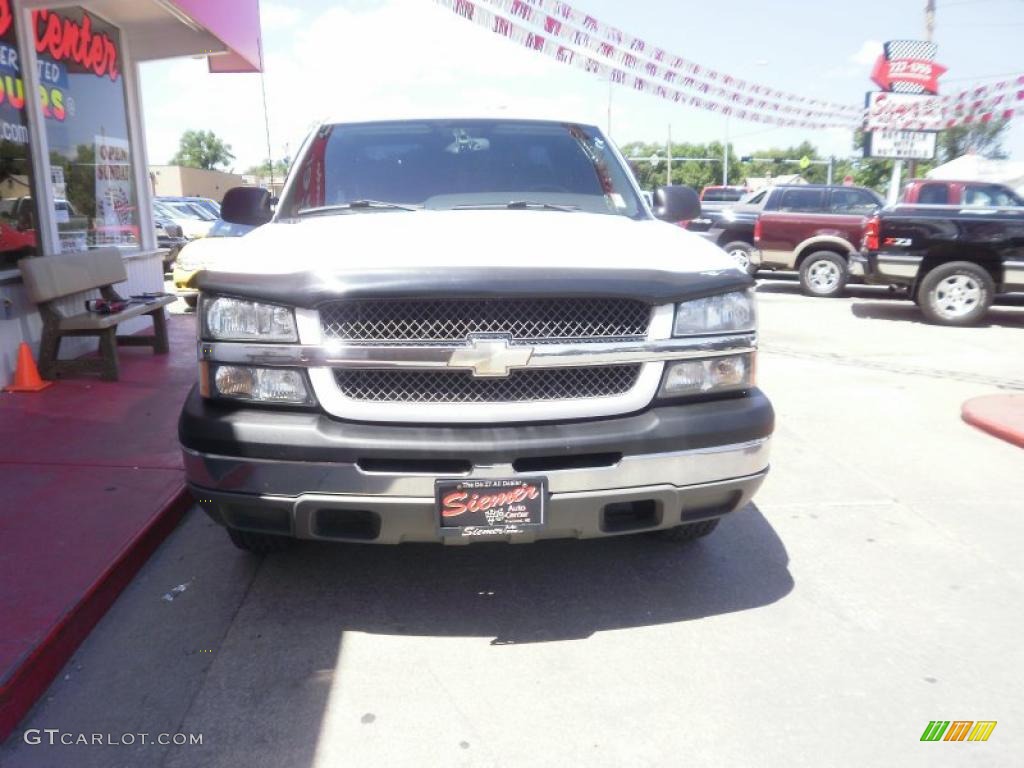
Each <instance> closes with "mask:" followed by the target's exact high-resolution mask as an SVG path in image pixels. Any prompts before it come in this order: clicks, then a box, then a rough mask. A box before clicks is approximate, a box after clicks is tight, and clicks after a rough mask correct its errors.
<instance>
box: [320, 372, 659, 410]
mask: <svg viewBox="0 0 1024 768" xmlns="http://www.w3.org/2000/svg"><path fill="white" fill-rule="evenodd" d="M640 367H641V366H640V365H605V366H593V367H579V368H523V369H519V370H515V371H512V372H511V373H510V374H509V375H508V376H507V377H505V378H477V377H475V376H473V372H472V371H425V370H394V371H392V370H371V369H359V368H335V369H334V379H335V381H336V382H337V384H338V388H339V389H340V390H341V391H342V392H343V393H344V394H345V395H346V396H348V397H351V398H353V399H355V400H367V401H373V402H383V403H508V402H537V401H544V400H572V399H579V398H586V397H611V396H614V395H621V394H624V393H626V392H628V391H629V390H630V389H632V388H633V385H634V384H636V380H637V376H639V374H640Z"/></svg>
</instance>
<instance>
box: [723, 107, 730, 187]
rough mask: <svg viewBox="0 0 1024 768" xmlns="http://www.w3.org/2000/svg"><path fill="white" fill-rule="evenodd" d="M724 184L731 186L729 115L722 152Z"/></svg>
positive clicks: (726, 119) (726, 118) (726, 120)
mask: <svg viewBox="0 0 1024 768" xmlns="http://www.w3.org/2000/svg"><path fill="white" fill-rule="evenodd" d="M722 186H723V187H728V186H729V116H728V115H726V116H725V150H724V151H723V152H722Z"/></svg>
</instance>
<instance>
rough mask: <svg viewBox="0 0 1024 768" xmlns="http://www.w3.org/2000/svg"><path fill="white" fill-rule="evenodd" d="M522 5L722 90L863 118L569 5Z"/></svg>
mask: <svg viewBox="0 0 1024 768" xmlns="http://www.w3.org/2000/svg"><path fill="white" fill-rule="evenodd" d="M523 2H525V3H528V4H530V5H532V6H534V7H536V8H538V9H540V10H542V11H544V12H545V13H548V14H549V15H550V16H551V17H552V18H553V19H555V20H558V19H561V20H564V21H570V22H572V23H574V24H576V25H577V26H580V27H582V28H583V29H584V30H586V31H587V32H588V33H590V34H595V35H598V36H600V37H602V38H604V39H605V40H607V41H609V42H610V43H612V44H614V45H616V46H619V47H620V48H625V49H626V50H628V51H631V52H633V53H636V54H647V55H648V56H649V57H650V58H652V59H654V60H655V61H658V62H666V63H668V64H669V66H670V67H671V68H672V69H675V70H683V71H686V72H688V73H689V74H692V75H700V76H702V77H703V78H704V79H706V80H710V81H714V82H717V83H721V84H722V85H723V86H726V87H728V88H730V89H733V90H736V91H743V92H747V93H750V94H753V95H755V96H761V97H762V98H765V99H774V100H776V101H792V102H796V103H799V104H811V105H815V106H819V107H823V108H825V109H826V110H827V111H829V112H834V113H838V114H843V115H852V116H853V117H855V118H859V117H860V114H861V108H860V107H858V106H856V105H852V104H834V103H831V102H828V101H825V100H823V99H815V98H811V97H808V96H801V95H799V94H795V93H786V92H784V91H779V90H776V89H774V88H769V87H767V86H764V85H758V84H757V83H750V82H747V81H746V80H741V79H739V78H736V77H733V76H732V75H727V74H725V73H724V72H718V71H716V70H714V69H709V68H708V67H702V66H700V65H699V64H696V63H694V62H692V61H687V60H686V59H685V58H683V57H682V56H676V55H674V54H671V53H668V52H667V51H665V50H663V49H661V48H658V47H657V46H654V45H651V44H650V43H648V42H647V41H646V40H643V39H642V38H639V37H634V36H632V35H629V34H627V33H625V32H623V31H622V30H620V29H618V28H616V27H613V26H611V25H610V24H605V23H604V22H602V21H600V20H598V19H596V18H594V17H593V16H591V15H589V14H586V13H583V12H582V11H579V10H577V9H576V8H573V7H572V6H571V5H570V4H569V3H567V2H564V0H523Z"/></svg>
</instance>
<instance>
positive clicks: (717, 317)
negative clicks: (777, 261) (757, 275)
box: [672, 291, 757, 336]
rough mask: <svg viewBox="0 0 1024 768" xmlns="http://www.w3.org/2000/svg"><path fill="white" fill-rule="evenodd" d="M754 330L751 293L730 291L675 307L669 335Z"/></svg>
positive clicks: (752, 297) (755, 319) (755, 324)
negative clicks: (673, 321) (674, 317)
mask: <svg viewBox="0 0 1024 768" xmlns="http://www.w3.org/2000/svg"><path fill="white" fill-rule="evenodd" d="M756 328H757V313H756V312H755V310H754V294H753V292H752V291H733V292H732V293H723V294H719V295H718V296H707V297H705V298H703V299H694V300H693V301H684V302H683V303H681V304H677V305H676V320H675V323H674V325H673V327H672V335H673V336H692V335H694V334H703V333H743V332H749V331H753V330H755V329H756Z"/></svg>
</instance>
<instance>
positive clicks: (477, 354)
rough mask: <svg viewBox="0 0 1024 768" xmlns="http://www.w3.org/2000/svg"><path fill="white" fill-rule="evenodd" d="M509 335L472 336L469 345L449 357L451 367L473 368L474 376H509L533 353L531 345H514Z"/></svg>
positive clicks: (526, 361)
mask: <svg viewBox="0 0 1024 768" xmlns="http://www.w3.org/2000/svg"><path fill="white" fill-rule="evenodd" d="M511 341H512V340H511V339H510V338H509V337H508V336H497V337H494V336H470V338H469V346H467V347H463V348H462V349H456V350H455V351H454V352H452V354H451V357H449V358H448V367H449V368H472V369H473V375H474V376H492V377H501V376H508V374H509V372H510V371H511V370H512V369H513V368H522V367H524V366H525V365H526V364H527V363H528V362H530V357H531V356H532V355H533V349H532V348H530V347H514V346H512V343H511Z"/></svg>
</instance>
